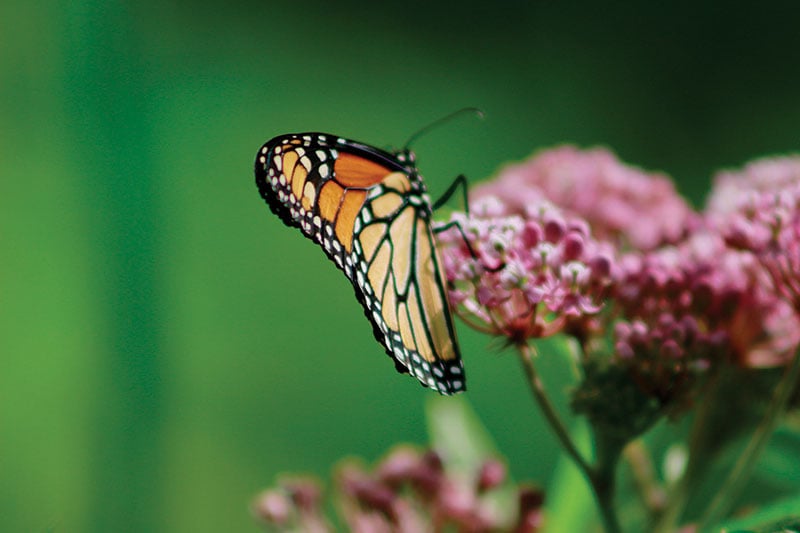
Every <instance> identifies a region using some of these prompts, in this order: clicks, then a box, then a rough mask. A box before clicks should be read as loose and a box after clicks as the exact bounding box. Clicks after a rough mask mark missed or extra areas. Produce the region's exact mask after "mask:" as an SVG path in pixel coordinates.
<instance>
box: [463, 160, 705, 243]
mask: <svg viewBox="0 0 800 533" xmlns="http://www.w3.org/2000/svg"><path fill="white" fill-rule="evenodd" d="M474 192H475V197H476V198H479V197H484V196H494V197H496V198H498V199H500V200H501V201H502V202H503V203H504V204H505V205H506V209H507V210H508V211H509V212H512V213H518V214H524V212H525V209H526V207H527V206H528V205H530V204H531V203H533V202H536V201H539V200H542V199H547V200H549V201H550V202H552V203H553V204H555V205H557V206H558V207H559V208H561V209H563V210H564V211H565V212H566V213H570V214H574V215H578V216H580V217H581V218H583V219H584V220H585V221H586V222H587V223H588V224H589V225H590V226H591V228H592V234H593V235H594V236H595V237H596V238H598V239H604V240H608V241H611V242H614V243H616V244H619V245H622V246H630V247H632V248H635V249H638V250H650V249H653V248H655V247H656V246H658V245H660V244H664V243H674V242H677V241H678V240H679V239H681V238H682V237H683V236H684V235H685V233H686V231H687V229H688V227H689V226H690V225H691V224H690V223H691V220H692V218H693V217H694V213H693V212H692V210H691V209H690V208H689V206H688V205H687V204H686V202H685V201H684V200H683V198H681V197H680V196H678V194H677V193H676V192H675V187H674V186H673V184H672V181H671V180H670V179H669V178H668V177H667V176H665V175H664V174H659V173H646V172H644V171H642V170H640V169H637V168H635V167H631V166H628V165H625V164H623V163H621V162H620V161H619V160H618V159H617V158H616V157H615V156H614V154H613V153H611V152H610V151H608V150H606V149H603V148H593V149H590V150H580V149H578V148H576V147H574V146H560V147H557V148H553V149H550V150H545V151H542V152H539V153H537V154H535V155H534V156H533V157H531V158H530V159H528V160H527V161H524V162H522V163H519V164H515V165H509V166H507V167H505V168H504V169H503V170H502V172H501V173H500V175H499V176H497V178H495V179H494V180H492V181H491V182H489V183H486V184H484V185H480V186H477V187H476V188H475V191H474Z"/></svg>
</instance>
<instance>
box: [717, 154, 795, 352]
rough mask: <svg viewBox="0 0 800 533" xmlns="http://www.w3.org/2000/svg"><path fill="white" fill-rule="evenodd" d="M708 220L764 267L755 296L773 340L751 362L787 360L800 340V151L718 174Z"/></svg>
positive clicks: (755, 348) (757, 347)
mask: <svg viewBox="0 0 800 533" xmlns="http://www.w3.org/2000/svg"><path fill="white" fill-rule="evenodd" d="M706 218H707V221H708V222H707V224H708V225H709V226H710V227H712V228H714V229H716V230H717V231H719V232H720V233H721V234H722V235H723V236H724V237H725V239H726V240H727V241H728V242H729V243H730V244H731V245H732V246H734V247H736V248H739V249H741V250H743V252H745V253H749V254H752V256H753V257H754V260H755V262H757V263H758V265H759V266H760V269H761V275H760V276H758V277H757V287H756V293H757V294H755V295H754V297H753V299H754V301H755V302H758V303H760V305H758V306H757V307H758V308H759V309H760V312H761V315H760V317H761V318H762V320H761V322H763V323H764V330H765V331H766V332H767V335H766V338H767V340H768V342H766V343H765V342H762V343H761V344H758V345H755V346H753V347H752V351H751V353H750V354H749V355H748V359H749V361H750V362H751V363H753V364H757V365H760V366H762V365H763V366H771V365H773V364H780V363H785V362H786V361H787V360H788V358H790V357H791V356H792V353H793V350H794V347H795V346H796V345H797V343H798V342H800V333H799V330H800V327H799V326H800V319H799V318H798V317H800V155H797V156H787V157H773V158H764V159H759V160H756V161H753V162H751V163H749V164H747V165H746V166H745V167H744V168H743V169H741V170H740V171H725V172H722V173H720V174H718V175H717V176H716V178H715V180H714V188H713V189H712V191H711V195H710V196H709V199H708V203H707V208H706ZM790 309H793V311H794V312H791V311H790ZM741 325H742V326H745V325H746V322H743V323H742V324H741Z"/></svg>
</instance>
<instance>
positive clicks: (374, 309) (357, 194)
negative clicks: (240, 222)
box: [256, 133, 465, 394]
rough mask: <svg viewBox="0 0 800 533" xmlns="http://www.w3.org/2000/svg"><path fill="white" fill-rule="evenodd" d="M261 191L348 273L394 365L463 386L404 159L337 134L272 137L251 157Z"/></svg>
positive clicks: (437, 267)
mask: <svg viewBox="0 0 800 533" xmlns="http://www.w3.org/2000/svg"><path fill="white" fill-rule="evenodd" d="M256 182H257V184H258V187H259V190H260V192H261V195H262V196H263V197H264V199H265V200H266V201H267V203H268V204H269V206H270V207H271V209H272V210H273V212H275V213H276V214H277V215H278V216H279V217H280V218H281V219H282V220H283V221H284V223H286V224H287V225H290V226H295V227H298V228H300V230H301V231H302V232H303V233H304V234H305V235H306V237H308V238H310V239H312V240H313V241H315V242H316V243H318V244H319V245H321V246H322V248H323V250H324V251H325V253H326V254H327V255H328V257H329V258H330V259H331V260H332V261H333V262H334V263H336V265H337V266H338V267H339V268H340V269H341V270H342V271H344V273H345V275H346V276H347V278H348V279H349V280H350V281H351V283H352V284H353V287H354V289H355V293H356V297H357V298H358V300H359V301H360V302H361V304H362V305H363V307H364V312H365V314H366V316H367V318H368V319H369V320H370V322H371V323H372V326H373V331H374V333H375V337H376V338H377V339H378V341H379V342H381V343H382V344H383V346H384V348H385V349H386V352H387V353H388V354H389V355H390V356H391V357H393V358H394V360H395V365H396V367H397V369H398V370H399V371H401V372H410V373H411V374H413V375H414V376H416V377H417V379H419V380H420V382H422V384H423V385H425V386H428V387H431V388H434V389H436V390H438V391H439V392H441V393H443V394H452V393H454V392H459V391H461V390H464V389H465V384H464V373H463V367H462V364H461V360H460V356H459V353H458V346H457V343H456V340H455V330H454V328H453V323H452V318H451V315H450V310H449V307H448V304H447V299H446V291H445V283H444V278H443V276H442V272H441V260H440V258H439V256H438V253H437V251H436V247H435V241H434V237H433V234H432V232H431V228H430V216H431V210H430V202H429V200H428V198H427V195H426V194H425V188H424V184H423V183H422V181H421V179H420V177H419V174H418V173H417V171H416V168H415V167H414V165H413V163H412V162H411V160H410V158H407V157H406V156H405V154H403V153H401V154H397V155H392V154H389V153H387V152H384V151H382V150H379V149H377V148H372V147H370V146H367V145H363V144H359V143H355V142H353V141H348V140H345V139H342V138H340V137H337V136H333V135H327V134H320V133H306V134H291V135H283V136H280V137H276V138H274V139H272V140H270V141H268V142H267V143H266V144H264V146H263V147H262V148H261V150H260V151H259V153H258V155H257V157H256Z"/></svg>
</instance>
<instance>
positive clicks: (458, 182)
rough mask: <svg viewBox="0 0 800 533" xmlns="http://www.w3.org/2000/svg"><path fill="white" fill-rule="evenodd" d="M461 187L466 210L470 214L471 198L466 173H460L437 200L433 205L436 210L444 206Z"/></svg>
mask: <svg viewBox="0 0 800 533" xmlns="http://www.w3.org/2000/svg"><path fill="white" fill-rule="evenodd" d="M458 187H461V196H462V197H463V199H464V212H466V213H467V216H469V200H468V198H467V177H466V176H464V174H459V175H458V177H456V179H454V180H453V183H451V184H450V186H449V187H448V188H447V190H446V191H444V194H442V195H441V196H440V197H439V199H438V200H436V201H435V202H434V203H433V205H432V206H431V207H432V208H433V210H434V211H436V210H437V209H439V208H440V207H442V206H443V205H444V204H446V203H447V201H448V200H449V199H450V198H451V197H452V196H453V195H454V194H455V192H456V189H458Z"/></svg>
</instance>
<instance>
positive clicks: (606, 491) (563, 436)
mask: <svg viewBox="0 0 800 533" xmlns="http://www.w3.org/2000/svg"><path fill="white" fill-rule="evenodd" d="M517 348H518V350H519V356H520V361H521V362H522V367H523V369H524V370H525V375H526V376H527V377H528V384H529V385H530V388H531V392H532V393H533V397H534V399H535V400H536V403H537V404H539V408H540V409H541V410H542V413H543V414H544V416H545V418H546V419H547V421H548V423H549V424H550V426H551V427H552V428H553V431H555V433H556V437H558V440H559V441H560V442H561V445H562V446H563V447H564V450H565V451H566V452H567V455H569V457H570V458H571V459H572V461H573V462H574V463H575V465H576V466H577V467H578V469H579V470H580V471H581V473H582V474H583V475H584V476H585V477H586V479H587V481H588V482H589V485H590V486H591V488H592V491H593V492H594V496H595V499H596V500H597V505H598V508H599V510H600V516H601V518H602V520H603V525H604V526H605V530H606V532H607V533H620V532H621V531H622V530H621V528H620V526H619V521H618V520H617V516H616V514H615V512H614V502H613V499H614V471H615V467H616V463H617V461H616V459H615V458H618V457H619V450H617V452H616V454H614V453H610V452H609V453H606V452H604V451H600V453H598V457H599V460H598V464H597V467H592V465H590V464H589V463H588V462H587V461H586V459H584V458H583V456H582V455H581V453H580V451H579V450H578V447H577V446H576V445H575V443H574V442H573V440H572V437H570V434H569V431H568V430H567V427H566V425H565V424H564V422H563V421H562V420H561V417H560V416H559V415H558V413H557V412H556V410H555V408H554V406H553V404H552V403H551V402H550V398H549V397H548V395H547V392H546V391H545V389H544V384H543V383H542V380H541V378H540V377H539V373H538V372H537V370H536V366H535V365H534V363H533V358H534V351H533V349H532V348H531V347H530V346H528V344H527V343H520V344H518V345H517Z"/></svg>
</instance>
